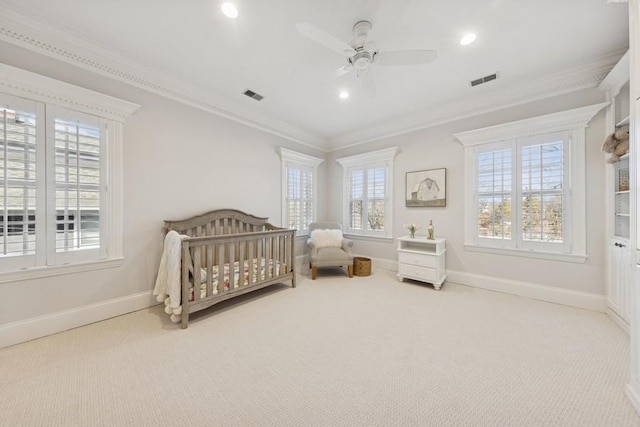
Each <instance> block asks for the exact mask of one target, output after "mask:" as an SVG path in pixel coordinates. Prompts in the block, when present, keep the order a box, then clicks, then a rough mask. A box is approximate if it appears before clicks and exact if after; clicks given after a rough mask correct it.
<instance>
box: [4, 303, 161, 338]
mask: <svg viewBox="0 0 640 427" xmlns="http://www.w3.org/2000/svg"><path fill="white" fill-rule="evenodd" d="M156 304H158V302H157V301H156V299H155V297H154V296H153V295H152V293H151V291H146V292H141V293H138V294H133V295H128V296H126V297H122V298H115V299H112V300H108V301H103V302H99V303H96V304H90V305H85V306H82V307H75V308H72V309H70V310H65V311H60V312H57V313H51V314H46V315H44V316H38V317H33V318H31V319H26V320H20V321H17V322H11V323H7V324H4V325H0V348H4V347H8V346H10V345H15V344H19V343H21V342H25V341H30V340H33V339H36V338H41V337H45V336H47V335H52V334H55V333H58V332H62V331H66V330H69V329H73V328H77V327H80V326H84V325H88V324H90V323H95V322H99V321H101V320H105V319H109V318H111V317H116V316H120V315H122V314H126V313H131V312H132V311H137V310H142V309H143V308H147V307H151V306H153V305H156Z"/></svg>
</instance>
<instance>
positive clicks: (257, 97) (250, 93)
mask: <svg viewBox="0 0 640 427" xmlns="http://www.w3.org/2000/svg"><path fill="white" fill-rule="evenodd" d="M244 94H245V95H247V96H248V97H249V98H253V99H255V100H256V101H262V98H264V96H262V95H259V94H257V93H255V92H254V91H252V90H249V89H247V90H245V91H244Z"/></svg>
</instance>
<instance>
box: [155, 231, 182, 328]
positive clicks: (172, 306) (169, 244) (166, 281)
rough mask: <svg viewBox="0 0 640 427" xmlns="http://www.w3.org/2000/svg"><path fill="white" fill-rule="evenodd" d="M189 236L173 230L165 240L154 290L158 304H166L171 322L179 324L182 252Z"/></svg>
mask: <svg viewBox="0 0 640 427" xmlns="http://www.w3.org/2000/svg"><path fill="white" fill-rule="evenodd" d="M187 237H189V236H186V235H181V234H178V233H177V232H175V231H173V230H171V231H169V232H168V233H167V235H166V236H165V238H164V249H163V251H162V258H161V259H160V267H159V268H158V277H157V278H156V285H155V287H154V289H153V295H157V301H158V302H164V305H165V312H166V313H167V314H170V315H171V321H172V322H174V323H178V322H179V321H180V314H181V313H182V304H181V297H182V288H181V285H180V279H181V277H180V276H181V274H182V272H181V269H180V251H181V248H182V239H184V238H187Z"/></svg>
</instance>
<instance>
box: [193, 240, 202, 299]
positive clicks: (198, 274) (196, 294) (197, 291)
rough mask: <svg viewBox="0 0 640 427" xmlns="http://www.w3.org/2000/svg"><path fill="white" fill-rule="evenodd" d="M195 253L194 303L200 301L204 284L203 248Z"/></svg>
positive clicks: (197, 249) (196, 249)
mask: <svg viewBox="0 0 640 427" xmlns="http://www.w3.org/2000/svg"><path fill="white" fill-rule="evenodd" d="M194 249H195V250H194V251H193V301H195V302H197V301H200V284H201V283H202V274H201V273H202V259H201V257H200V255H201V254H202V248H194Z"/></svg>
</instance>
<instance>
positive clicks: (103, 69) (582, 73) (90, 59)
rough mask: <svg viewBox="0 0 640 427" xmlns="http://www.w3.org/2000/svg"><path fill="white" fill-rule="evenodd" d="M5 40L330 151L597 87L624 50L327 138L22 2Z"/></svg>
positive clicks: (4, 17)
mask: <svg viewBox="0 0 640 427" xmlns="http://www.w3.org/2000/svg"><path fill="white" fill-rule="evenodd" d="M0 40H2V41H5V42H7V43H11V44H13V45H17V46H20V47H22V48H25V49H28V50H30V51H33V52H37V53H39V54H43V55H46V56H49V57H51V58H54V59H56V60H59V61H63V62H66V63H68V64H72V65H74V66H77V67H80V68H82V69H85V70H89V71H91V72H94V73H97V74H100V75H102V76H106V77H108V78H112V79H115V80H118V81H121V82H125V83H127V84H129V85H132V86H134V87H138V88H141V89H144V90H146V91H149V92H151V93H155V94H158V95H160V96H164V97H166V98H169V99H173V100H175V101H178V102H181V103H184V104H186V105H190V106H192V107H195V108H199V109H201V110H203V111H207V112H210V113H213V114H216V115H219V116H222V117H225V118H228V119H230V120H234V121H236V122H239V123H242V124H244V125H247V126H250V127H253V128H256V129H260V130H262V131H264V132H267V133H271V134H273V135H277V136H280V137H283V138H286V139H289V140H291V141H295V142H297V143H300V144H303V145H306V146H309V147H313V148H316V149H321V150H324V151H327V152H330V151H335V150H338V149H343V148H347V147H353V146H357V145H362V144H366V143H368V142H371V141H374V140H379V139H382V138H389V137H392V136H396V135H401V134H405V133H408V132H413V131H416V130H419V129H424V128H428V127H433V126H437V125H440V124H443V123H448V122H452V121H456V120H460V119H463V118H467V117H473V116H477V115H480V114H485V113H488V112H492V111H499V110H503V109H505V108H510V107H513V106H517V105H523V104H527V103H530V102H533V101H537V100H541V99H546V98H550V97H553V96H558V95H562V94H566V93H571V92H575V91H579V90H583V89H588V88H594V87H597V86H598V85H599V84H600V82H601V81H602V80H603V79H604V78H605V76H606V75H607V73H609V71H610V70H611V69H612V68H613V66H614V64H615V63H616V62H618V60H619V59H620V57H621V56H622V54H623V53H624V52H622V51H619V52H613V53H611V54H608V55H605V56H602V57H600V58H598V59H596V60H595V61H593V62H592V63H589V64H586V65H583V66H580V67H576V68H574V69H571V70H568V71H564V72H561V73H556V74H553V75H551V76H548V77H544V78H541V79H538V80H535V81H533V82H527V83H524V84H520V85H515V86H511V87H508V88H504V89H502V90H499V91H496V92H493V93H491V94H487V93H482V94H481V93H478V94H477V95H475V96H471V97H464V99H460V100H456V101H452V102H449V103H446V104H442V105H438V106H437V107H434V108H430V109H425V110H421V111H419V112H416V113H415V114H411V115H405V116H404V117H402V118H401V119H397V120H391V121H385V122H383V123H379V124H375V125H372V126H367V127H366V128H363V129H359V130H357V131H354V132H350V133H346V134H343V135H339V136H337V137H334V138H331V139H326V138H323V137H321V136H319V135H317V134H312V133H310V132H308V131H305V130H303V129H301V128H299V127H296V126H294V125H291V124H288V123H284V122H282V121H279V120H276V119H274V118H271V117H266V116H265V115H264V114H262V113H260V112H258V111H256V110H254V109H250V108H247V107H246V106H243V105H240V104H239V103H234V104H233V105H231V103H230V102H229V101H228V100H223V99H222V98H220V97H219V96H218V95H216V94H213V93H211V92H208V91H206V90H204V89H202V88H196V87H193V85H192V84H191V83H187V82H184V81H176V80H175V79H173V78H171V77H169V76H167V75H163V74H160V73H158V72H157V70H154V69H151V68H149V67H146V66H142V65H140V64H138V63H136V62H135V61H133V60H130V59H127V58H125V57H123V56H122V55H119V54H117V53H115V52H112V51H110V50H107V49H105V48H104V47H101V46H98V45H97V44H95V43H91V42H89V41H88V40H86V39H84V38H82V37H81V36H80V35H78V34H75V35H74V34H73V28H62V27H59V28H54V27H53V26H52V25H51V23H50V22H47V21H46V17H42V16H40V17H37V18H36V17H34V16H26V15H24V14H23V13H22V12H21V11H20V9H18V7H17V5H16V6H11V5H3V10H2V14H1V15H0ZM474 93H475V92H474ZM425 118H427V119H425Z"/></svg>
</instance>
